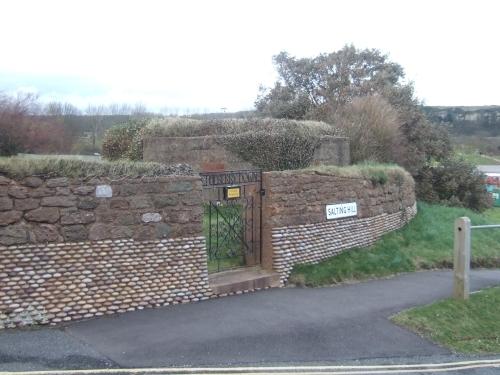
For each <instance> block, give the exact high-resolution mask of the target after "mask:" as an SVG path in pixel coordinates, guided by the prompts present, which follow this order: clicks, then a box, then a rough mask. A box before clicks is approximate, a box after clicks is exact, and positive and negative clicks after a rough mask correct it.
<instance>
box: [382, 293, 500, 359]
mask: <svg viewBox="0 0 500 375" xmlns="http://www.w3.org/2000/svg"><path fill="white" fill-rule="evenodd" d="M499 311H500V287H496V288H489V289H485V290H482V291H480V292H479V293H473V294H471V296H470V300H469V301H458V300H454V299H446V300H444V301H439V302H436V303H433V304H431V305H427V306H422V307H416V308H413V309H410V310H407V311H403V312H402V313H400V314H398V315H396V316H394V317H393V318H392V320H393V321H394V322H395V323H397V324H399V325H402V326H405V327H408V328H410V329H411V330H413V331H415V332H417V333H419V334H420V335H423V336H425V337H427V338H429V339H430V340H432V341H435V342H438V343H439V344H441V345H444V346H447V347H448V348H450V349H452V350H454V351H457V352H461V353H474V354H494V353H500V319H498V312H499Z"/></svg>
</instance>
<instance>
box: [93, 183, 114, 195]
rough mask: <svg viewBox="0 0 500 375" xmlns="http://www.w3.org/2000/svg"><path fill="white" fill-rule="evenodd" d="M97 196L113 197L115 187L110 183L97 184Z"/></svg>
mask: <svg viewBox="0 0 500 375" xmlns="http://www.w3.org/2000/svg"><path fill="white" fill-rule="evenodd" d="M95 196H96V197H97V198H111V197H112V196H113V189H111V186H109V185H97V186H96V187H95Z"/></svg>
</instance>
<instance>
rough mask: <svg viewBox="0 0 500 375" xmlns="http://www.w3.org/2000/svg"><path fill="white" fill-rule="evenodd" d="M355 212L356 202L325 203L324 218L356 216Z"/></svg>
mask: <svg viewBox="0 0 500 375" xmlns="http://www.w3.org/2000/svg"><path fill="white" fill-rule="evenodd" d="M357 214H358V205H357V203H356V202H351V203H340V204H327V205H326V218H327V219H328V220H332V219H340V218H342V217H350V216H356V215H357Z"/></svg>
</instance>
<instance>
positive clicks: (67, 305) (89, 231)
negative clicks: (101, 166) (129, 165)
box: [0, 176, 211, 328]
mask: <svg viewBox="0 0 500 375" xmlns="http://www.w3.org/2000/svg"><path fill="white" fill-rule="evenodd" d="M103 184H104V185H108V186H109V188H110V191H111V193H112V195H111V196H106V194H105V196H99V194H98V193H97V190H98V186H102V185H103ZM201 189H202V188H201V180H200V178H199V177H198V176H196V177H195V176H166V177H159V178H142V179H120V180H114V181H112V180H109V179H91V180H81V179H76V180H71V179H67V178H43V177H40V176H32V177H28V178H25V179H23V180H21V181H16V180H13V179H8V178H6V177H2V176H0V328H5V327H7V328H12V327H16V326H24V325H30V324H46V323H49V324H57V323H60V322H65V321H70V320H77V319H82V318H91V317H95V316H100V315H104V314H113V313H116V312H125V311H131V310H135V309H142V308H146V307H155V306H164V305H169V304H177V303H185V302H192V301H199V300H203V299H206V298H209V297H210V296H211V292H210V289H209V285H208V270H207V255H206V250H205V240H204V237H203V236H202V234H203V233H202V216H203V201H202V199H203V198H202V190H201ZM108 193H109V191H108Z"/></svg>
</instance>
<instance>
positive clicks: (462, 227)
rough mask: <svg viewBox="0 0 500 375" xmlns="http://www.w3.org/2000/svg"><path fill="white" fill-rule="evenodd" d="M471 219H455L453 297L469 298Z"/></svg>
mask: <svg viewBox="0 0 500 375" xmlns="http://www.w3.org/2000/svg"><path fill="white" fill-rule="evenodd" d="M469 273H470V219H469V218H468V217H460V218H458V219H457V220H455V252H454V256H453V297H454V298H456V299H461V300H467V299H469Z"/></svg>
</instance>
